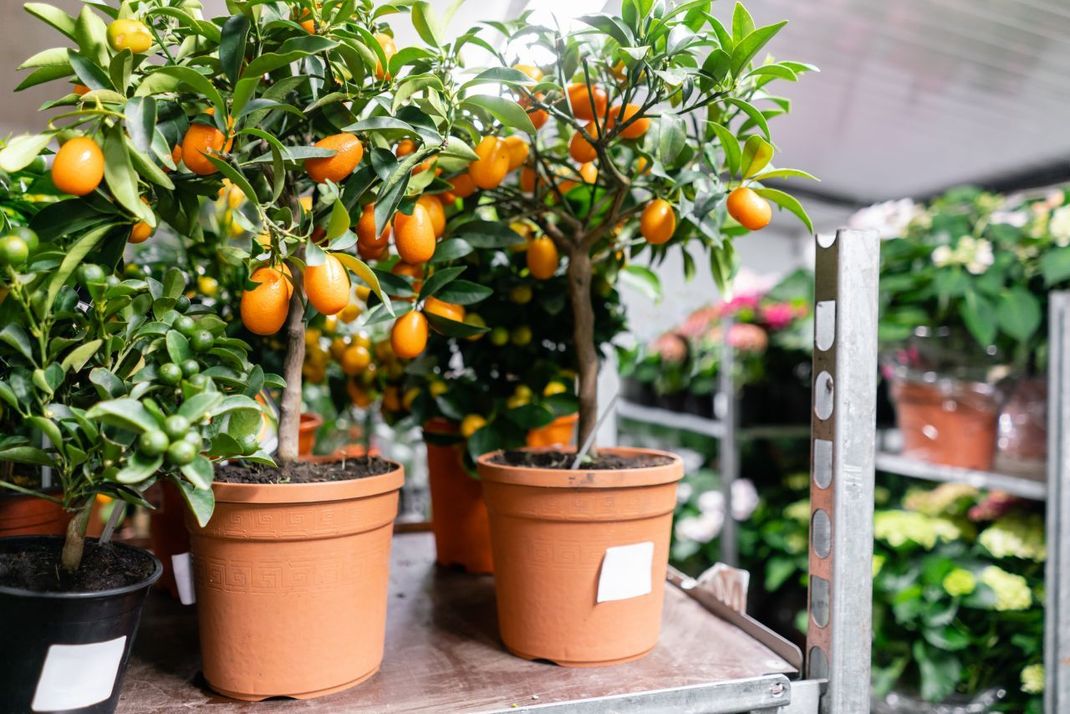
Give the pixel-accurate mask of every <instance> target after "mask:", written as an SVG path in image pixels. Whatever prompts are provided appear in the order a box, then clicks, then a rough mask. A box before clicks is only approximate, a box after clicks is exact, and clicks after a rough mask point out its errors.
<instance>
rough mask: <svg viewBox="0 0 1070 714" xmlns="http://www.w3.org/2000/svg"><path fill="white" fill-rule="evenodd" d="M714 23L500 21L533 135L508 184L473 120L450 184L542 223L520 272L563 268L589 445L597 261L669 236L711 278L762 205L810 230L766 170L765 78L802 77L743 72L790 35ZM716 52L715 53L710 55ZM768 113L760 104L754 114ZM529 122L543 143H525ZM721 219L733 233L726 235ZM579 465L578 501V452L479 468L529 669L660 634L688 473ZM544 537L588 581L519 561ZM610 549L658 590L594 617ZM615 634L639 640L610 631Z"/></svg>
mask: <svg viewBox="0 0 1070 714" xmlns="http://www.w3.org/2000/svg"><path fill="white" fill-rule="evenodd" d="M709 11H710V7H709V4H708V3H698V4H692V5H683V6H679V7H677V8H673V9H670V8H668V7H667V6H666V5H665V4H663V3H660V2H650V1H646V0H625V1H624V2H623V3H622V5H621V12H620V14H619V15H593V16H589V17H585V18H582V21H584V22H585V23H586V24H587V25H589V26H590V29H589V30H586V31H585V32H584V33H580V34H576V35H572V36H568V37H565V36H562V35H561V34H560V33H559V32H557V31H554V30H551V29H548V28H541V27H535V28H532V27H530V26H529V25H528V23H527V22H526V18H524V17H521V18H520V19H519V20H517V21H516V22H515V23H511V24H506V25H503V26H502V28H501V29H503V30H504V31H506V32H507V34H508V35H509V38H508V39H509V40H515V44H513V43H510V44H508V45H507V46H506V47H505V48H504V49H503V51H502V52H501V54H500V56H499V58H498V59H499V62H500V65H501V66H500V67H498V68H495V69H494V70H493V71H494V72H495V73H496V76H497V77H498V78H499V81H501V82H503V83H505V84H508V85H509V86H511V87H512V92H513V95H514V96H516V97H517V98H518V99H519V101H520V103H521V104H522V105H524V106H525V108H526V110H527V117H526V119H527V121H522V120H521V118H522V117H523V115H521V118H517V119H516V120H512V119H511V121H512V123H514V124H520V125H521V126H522V128H523V130H524V131H525V132H526V133H528V134H534V135H535V138H534V139H533V140H532V141H531V143H530V144H528V145H527V146H526V147H524V146H523V144H527V142H523V141H522V137H521V142H522V148H520V149H519V151H518V153H520V154H523V155H524V156H523V160H522V161H521V162H520V164H521V166H520V171H519V173H518V174H516V175H512V174H510V173H509V166H510V154H511V151H512V150H513V148H514V146H515V145H516V141H517V140H506V139H502V138H501V137H499V136H497V133H498V131H499V130H498V129H497V128H496V125H495V123H494V122H491V121H489V120H488V118H487V117H486V116H481V115H479V113H474V114H475V116H474V120H473V122H472V125H471V127H470V128H469V131H470V134H471V136H472V139H473V143H475V140H476V138H477V137H478V144H477V148H476V153H477V154H478V156H479V158H478V160H476V161H474V162H472V163H471V165H470V166H469V167H468V169H467V171H464V172H461V173H459V174H456V175H454V176H452V177H450V178H449V180H450V183H451V187H452V188H451V193H452V194H454V195H455V196H456V197H457V198H459V199H461V200H464V201H466V202H467V201H469V200H471V201H473V202H475V203H482V202H486V203H487V204H490V205H493V206H494V209H495V210H496V212H497V215H498V216H499V218H501V219H503V220H509V221H511V220H514V219H517V218H523V219H526V220H528V221H531V222H532V223H533V224H534V225H535V226H536V228H537V232H536V237H535V238H534V240H532V241H531V242H530V243H529V246H528V251H527V252H528V256H529V266H531V265H535V266H539V267H540V269H541V268H542V267H543V266H545V267H546V268H547V269H548V270H550V271H551V272H552V271H555V270H556V269H557V268H556V267H555V266H557V264H558V262H559V256H563V257H564V258H565V259H566V260H567V269H566V278H567V280H568V285H569V306H570V310H571V312H572V314H573V320H572V324H573V345H574V348H575V351H576V367H577V378H578V399H579V419H578V443H580V444H581V445H582V444H584V442H586V441H587V439H588V437H589V436H590V435H591V434H592V433H593V432H594V428H595V423H596V420H597V416H598V413H597V412H598V406H597V394H596V380H597V375H598V366H599V358H598V347H597V344H596V342H595V339H594V333H593V319H594V313H593V308H592V304H591V291H592V279H593V275H594V265H595V264H596V263H598V264H605V265H606V266H607V268H608V269H607V270H606V275H607V277H608V279H610V280H611V281H612V280H614V279H615V271H614V270H612V267H613V266H618V267H619V265H620V263H621V261H623V259H624V258H625V257H626V256H629V255H631V254H636V253H639V252H641V251H642V250H644V249H646V248H649V249H650V250H651V252H652V255H653V257H654V259H655V260H656V259H658V257H659V256H661V255H663V252H664V251H665V250H666V249H667V248H665V247H662V246H663V244H664V243H666V242H668V241H669V240H670V239H672V238H673V237H674V236H676V238H677V240H678V242H679V243H683V242H684V241H685V240H690V241H694V243H697V244H699V245H701V246H702V247H703V248H705V249H706V251H707V255H708V257H709V260H710V264H711V267H712V268H713V271H714V273H715V276H716V277H717V278H718V279H719V281H721V282H722V283H723V282H724V281H725V280H727V279H728V277H729V276H730V274H731V273H732V270H733V263H734V260H733V257H732V250H731V243H730V241H729V240H727V239H728V238H730V237H731V236H732V235H739V234H742V233H745V232H746V231H747V230H753V229H759V228H761V227H764V226H765V225H766V224H767V223H768V221H769V219H770V218H771V212H772V211H771V206H770V204H769V203H768V200H772V201H775V202H776V203H778V204H780V205H782V206H784V207H786V208H788V209H789V210H790V211H792V212H794V213H796V214H797V215H799V216H800V217H801V218H803V219H804V221H805V222H806V223H807V225H809V220H808V218H806V214H805V212H804V211H803V210H802V208H801V206H800V205H799V203H798V202H797V201H796V200H795V199H794V198H792V197H790V196H789V195H788V194H785V193H783V192H781V191H779V190H775V189H772V188H769V187H765V186H763V185H762V182H763V181H766V180H769V179H774V178H785V177H790V176H795V175H803V176H805V175H806V174H804V173H803V172H797V171H793V170H790V169H772V168H770V167H769V161H770V160H771V158H772V154H773V148H772V144H771V143H770V142H769V131H768V119H769V118H770V117H772V116H775V115H776V114H779V113H782V112H783V111H784V110H785V109H786V108H787V104H786V102H783V101H782V100H779V99H778V98H776V97H775V96H773V95H770V94H769V89H770V83H771V82H772V81H774V80H775V79H778V78H787V79H792V80H794V79H796V78H797V77H798V75H799V74H800V73H802V72H805V71H807V70H808V69H810V67H809V66H807V65H803V64H799V63H793V62H779V63H769V64H767V65H762V66H755V65H754V64H753V60H754V58H755V57H756V56H757V55H758V53H759V52H761V50H762V48H763V47H764V46H765V44H766V43H767V42H768V41H769V40H770V39H771V38H772V37H773V36H774V35H775V34H776V32H777V31H778V30H779V29H780V28H781V27H782V23H781V24H776V25H770V26H766V27H756V26H755V24H754V21H753V19H752V18H751V16H750V15H749V13H747V11H746V10H745V9H743V7H742V6H740V5H737V6H736V10H735V13H734V16H733V18H732V22H731V25H732V28H731V29H729V28H727V27H726V26H725V25H724V24H722V23H721V22H720V21H719V20H717V19H715V18H713V16H712V15H711V14H710V12H709ZM700 38H701V39H700ZM713 38H715V39H713ZM710 42H714V43H715V45H716V46H715V47H714V49H713V50H712V51H710V52H707V43H710ZM521 45H523V46H524V47H525V48H526V47H528V46H531V47H537V48H539V50H540V51H542V52H548V53H549V55H548V56H547V61H546V62H545V66H546V67H548V68H550V71H549V72H548V73H547V72H546V71H544V69H543V68H542V67H536V66H533V65H530V64H519V65H515V66H513V65H514V63H513V62H511V61H509V56H508V55H509V53H512V52H516V51H518V47H520V46H521ZM525 51H526V50H525ZM766 101H767V102H768V105H767V106H766V107H765V109H764V110H762V109H759V108H758V107H757V106H756V105H755V102H758V103H762V102H766ZM495 108H496V109H498V112H497V113H498V114H499V115H501V116H508V117H510V118H511V117H513V116H515V114H516V112H515V109H514V108H513V105H512V103H511V101H510V100H509V99H506V98H501V99H500V100H499V103H498V104H497V105H496V106H495ZM501 116H495V117H494V118H495V119H498V120H501ZM551 120H552V122H551ZM505 123H509V122H505ZM544 125H545V126H544ZM536 127H542V129H541V130H540V131H539V132H538V133H535V132H534V131H533V130H534V129H535V128H536ZM446 175H448V174H446ZM722 176H723V177H725V182H722ZM743 184H746V185H743ZM729 188H731V191H729ZM477 191H478V193H477ZM725 206H727V210H728V212H729V213H730V214H731V215H732V216H733V217H734V219H733V220H734V221H735V223H732V224H726V223H725V219H724V214H723V213H722V212H721V209H722V208H723V207H725ZM678 216H679V224H678V221H677V218H678ZM688 255H689V258H688V260H687V262H688V264H689V265H691V266H692V267H693V265H694V258H693V257H692V256H690V254H688ZM595 454H597V455H595ZM591 455H592V458H591V459H588V460H587V461H586V463H585V464H584V466H586V468H585V469H584V470H583V471H581V472H580V473H582V474H583V476H582V478H583V479H584V480H583V483H582V486H583V487H582V488H577V478H578V477H577V475H576V472H575V471H572V470H570V469H569V467H570V466H571V465H572V463H573V461H574V460H575V458H576V457H575V454H574V453H570V452H566V451H560V450H549V451H541V452H521V451H506V452H503V453H498V454H490V455H484V456H482V457H480V459H479V461H478V463H479V471H480V476H481V478H482V480H483V485H484V494H485V496H486V498H487V502H488V508H489V511H490V517H491V533H492V542H493V546H494V560H495V563H496V583H497V595H498V610H499V622H500V626H501V632H502V637H503V640H504V641H505V644H506V646H507V647H508V648H509V649H510V650H511V651H512V652H514V653H516V654H519V655H521V656H524V657H536V658H546V659H550V660H553V661H556V662H560V663H562V664H575V665H579V664H604V663H610V662H615V661H625V660H628V659H634V658H635V657H640V656H642V655H643V654H645V653H646V652H647V651H649V650H650V649H651V648H652V647H653V646H654V644H655V642H656V640H657V634H658V630H659V624H660V611H661V596H662V593H663V589H662V584H661V583H662V580H663V579H664V567H665V562H666V559H667V556H668V539H669V531H670V522H671V512H672V504H673V502H674V497H673V493H674V487H673V483H675V482H676V481H678V480H679V479H680V477H681V476H682V472H683V466H682V463H681V462H680V460H679V459H678V458H677V457H674V456H672V455H669V454H664V453H649V452H643V451H637V450H625V449H610V450H601V451H597V452H592V454H591ZM607 498H613V499H620V503H618V507H617V508H615V509H613V513H612V514H610V513H602V512H601V511H599V510H598V508H597V507H596V505H594V503H593V502H604V499H607ZM640 503H643V504H645V506H644V507H643V508H640V507H639V504H640ZM539 504H541V505H539ZM569 504H571V505H569ZM577 504H587V505H586V507H585V506H583V505H577ZM622 504H627V505H622ZM633 508H634V509H635V510H634V512H633V510H631V509H633ZM532 509H535V510H532ZM546 509H551V510H552V511H553V512H555V513H557V512H558V511H559V510H560V514H561V516H560V517H555V519H554V521H553V523H552V525H551V524H550V522H547V521H543V520H540V519H538V518H533V517H532V516H533V515H535V514H536V513H546V512H548V511H547V510H546ZM564 514H570V515H567V516H565V515H564ZM532 529H535V530H536V531H538V533H537V534H536V533H534V532H532ZM552 537H559V538H562V539H565V540H567V542H569V543H584V549H583V556H582V559H581V561H580V562H582V564H583V565H582V567H584V568H587V569H589V571H590V572H591V573H592V577H591V578H576V577H575V574H574V570H569V571H568V572H567V573H566V572H565V570H564V569H563V568H562V567H558V566H555V565H554V564H553V563H550V562H546V561H538V562H535V561H533V559H532V558H531V557H529V555H530V554H531V550H530V548H528V544H530V543H532V542H535V541H540V539H544V538H552ZM617 546H629V547H630V546H635V547H636V549H637V550H636V551H635V553H636V554H637V555H638V556H639V557H643V558H646V557H648V554H649V564H650V565H649V568H642V567H640V568H639V569H638V577H640V578H644V580H643V581H642V582H643V583H645V582H646V581H645V578H646V577H647V576H649V578H650V587H649V588H645V587H638V586H637V589H638V590H642V591H643V592H640V593H638V594H636V593H610V592H604V593H603V596H604V598H605V599H606V602H603V603H599V599H600V598H599V597H598V593H597V592H596V590H597V588H596V578H595V576H594V574H595V573H598V572H600V568H601V567H602V562H603V557H604V556H606V554H607V549H608V548H615V547H617ZM558 547H562V548H567V546H566V545H564V544H563V543H561V544H559V546H558ZM651 547H652V552H651ZM639 550H641V551H642V553H639ZM613 552H614V553H617V552H620V551H613ZM627 552H632V551H627ZM577 557H579V556H577ZM643 571H646V572H643ZM618 596H619V599H617V597H618ZM551 603H552V604H551ZM622 620H627V621H628V622H630V623H632V625H633V626H631V627H629V628H626V629H623V628H620V627H618V626H617V623H619V622H620V621H622Z"/></svg>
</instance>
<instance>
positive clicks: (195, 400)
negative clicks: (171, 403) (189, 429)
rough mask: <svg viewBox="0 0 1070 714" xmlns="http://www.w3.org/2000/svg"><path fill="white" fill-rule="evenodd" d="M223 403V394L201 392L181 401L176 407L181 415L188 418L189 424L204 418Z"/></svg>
mask: <svg viewBox="0 0 1070 714" xmlns="http://www.w3.org/2000/svg"><path fill="white" fill-rule="evenodd" d="M222 403H223V395H222V394H221V393H219V392H201V393H200V394H194V395H193V396H192V397H190V398H189V399H187V400H186V401H184V402H182V406H180V407H179V408H178V413H179V414H180V415H181V416H184V417H186V418H187V419H189V421H190V423H191V424H194V423H196V422H197V421H198V420H200V419H202V418H204V416H205V415H206V414H210V413H211V412H212V410H214V409H216V408H217V407H219V406H220V405H221V404H222Z"/></svg>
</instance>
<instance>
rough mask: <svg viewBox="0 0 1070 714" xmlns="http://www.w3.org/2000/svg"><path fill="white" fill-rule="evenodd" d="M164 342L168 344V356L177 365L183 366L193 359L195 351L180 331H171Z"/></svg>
mask: <svg viewBox="0 0 1070 714" xmlns="http://www.w3.org/2000/svg"><path fill="white" fill-rule="evenodd" d="M164 341H165V342H166V343H167V354H168V355H169V356H170V357H171V361H172V362H174V363H175V364H181V363H182V362H184V361H185V360H188V359H190V358H191V357H193V350H191V349H190V346H189V340H187V339H186V336H185V335H183V334H182V333H181V332H179V331H178V330H169V331H168V332H167V336H166V337H165V338H164Z"/></svg>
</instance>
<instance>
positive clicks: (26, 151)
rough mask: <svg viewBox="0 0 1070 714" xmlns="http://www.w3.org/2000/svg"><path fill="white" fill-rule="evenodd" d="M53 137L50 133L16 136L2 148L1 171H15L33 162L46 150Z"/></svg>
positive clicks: (0, 155) (0, 153) (0, 154)
mask: <svg viewBox="0 0 1070 714" xmlns="http://www.w3.org/2000/svg"><path fill="white" fill-rule="evenodd" d="M50 141H52V137H51V136H50V135H48V134H22V135H21V136H16V137H15V138H14V139H12V140H11V141H9V142H8V143H7V146H5V147H4V148H3V149H2V150H0V171H7V172H8V173H15V172H16V171H21V170H22V169H24V168H26V167H27V166H29V165H30V164H31V163H33V160H34V159H36V158H37V155H38V154H40V153H41V152H42V151H44V149H45V147H46V146H48V142H50Z"/></svg>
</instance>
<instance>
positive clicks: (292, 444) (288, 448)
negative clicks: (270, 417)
mask: <svg viewBox="0 0 1070 714" xmlns="http://www.w3.org/2000/svg"><path fill="white" fill-rule="evenodd" d="M294 272H295V276H294V277H295V280H294V291H293V295H292V296H291V297H290V313H289V315H288V316H287V318H286V361H285V362H284V363H283V367H282V378H283V379H285V380H286V387H285V388H284V389H283V390H282V401H281V403H280V404H279V452H278V462H279V465H280V466H282V465H285V464H292V463H294V462H295V461H297V440H298V433H299V431H300V427H301V367H302V365H304V362H305V307H304V305H303V304H302V303H301V285H300V281H299V280H298V279H297V275H296V273H297V271H294Z"/></svg>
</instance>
